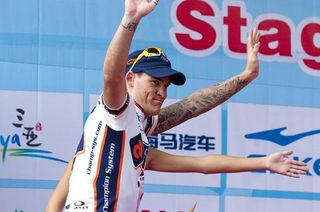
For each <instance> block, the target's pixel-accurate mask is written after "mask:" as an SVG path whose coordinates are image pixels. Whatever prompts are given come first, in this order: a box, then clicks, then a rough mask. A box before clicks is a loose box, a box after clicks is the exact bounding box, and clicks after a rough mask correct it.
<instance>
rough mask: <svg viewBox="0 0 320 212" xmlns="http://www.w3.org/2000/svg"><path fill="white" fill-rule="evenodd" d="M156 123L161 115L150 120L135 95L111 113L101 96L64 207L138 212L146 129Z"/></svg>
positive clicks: (76, 163) (142, 185) (145, 153)
mask: <svg viewBox="0 0 320 212" xmlns="http://www.w3.org/2000/svg"><path fill="white" fill-rule="evenodd" d="M156 124H157V117H148V118H146V117H145V116H144V114H143V111H142V110H141V109H140V108H139V107H138V106H137V105H135V103H134V100H133V99H132V98H131V97H128V98H127V101H126V103H125V105H124V107H123V110H122V112H121V113H120V114H118V115H113V114H111V113H110V110H108V109H107V107H106V106H105V105H104V103H103V98H102V95H101V97H100V99H99V101H98V103H97V105H96V107H95V108H94V110H93V111H92V112H91V114H90V116H89V117H88V119H87V121H86V124H85V126H84V134H83V136H82V139H81V141H80V143H79V146H78V149H77V153H76V155H75V158H74V164H73V171H72V175H71V177H70V183H69V193H68V197H67V201H66V205H65V211H96V212H100V211H117V212H130V211H132V212H133V211H137V210H138V207H139V204H140V200H141V198H142V195H143V187H144V168H145V161H146V157H147V153H148V147H149V143H148V139H147V136H146V133H149V134H151V132H152V130H153V129H154V127H155V126H156Z"/></svg>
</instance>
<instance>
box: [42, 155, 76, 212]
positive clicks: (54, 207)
mask: <svg viewBox="0 0 320 212" xmlns="http://www.w3.org/2000/svg"><path fill="white" fill-rule="evenodd" d="M72 164H73V158H72V159H71V160H70V161H69V163H68V166H67V168H66V170H65V172H64V174H63V176H62V177H61V179H60V181H59V183H58V185H57V187H56V188H55V190H54V191H53V193H52V194H51V196H50V199H49V201H48V204H47V207H46V212H57V211H62V210H63V207H64V205H65V203H66V199H67V195H68V191H69V179H70V176H71V172H72Z"/></svg>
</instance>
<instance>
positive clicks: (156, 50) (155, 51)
mask: <svg viewBox="0 0 320 212" xmlns="http://www.w3.org/2000/svg"><path fill="white" fill-rule="evenodd" d="M147 52H148V53H154V54H160V51H159V49H157V48H148V49H147Z"/></svg>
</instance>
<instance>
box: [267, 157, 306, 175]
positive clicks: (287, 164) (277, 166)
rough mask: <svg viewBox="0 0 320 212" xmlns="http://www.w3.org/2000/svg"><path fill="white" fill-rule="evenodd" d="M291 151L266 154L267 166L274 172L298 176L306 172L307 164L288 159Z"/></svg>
mask: <svg viewBox="0 0 320 212" xmlns="http://www.w3.org/2000/svg"><path fill="white" fill-rule="evenodd" d="M292 153H293V152H292V151H283V152H276V153H273V154H271V155H268V156H267V168H268V169H269V170H270V171H272V172H275V173H278V174H281V175H285V176H289V177H294V178H299V177H300V175H305V174H307V171H308V167H307V164H305V163H303V162H299V161H295V160H291V159H289V156H290V155H291V154H292Z"/></svg>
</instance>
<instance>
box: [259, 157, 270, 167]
mask: <svg viewBox="0 0 320 212" xmlns="http://www.w3.org/2000/svg"><path fill="white" fill-rule="evenodd" d="M261 160H262V161H261V165H262V167H263V169H264V170H271V164H270V163H269V158H268V156H266V157H262V158H261Z"/></svg>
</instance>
